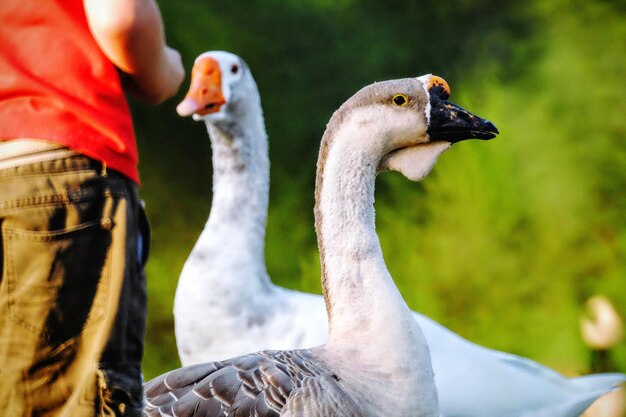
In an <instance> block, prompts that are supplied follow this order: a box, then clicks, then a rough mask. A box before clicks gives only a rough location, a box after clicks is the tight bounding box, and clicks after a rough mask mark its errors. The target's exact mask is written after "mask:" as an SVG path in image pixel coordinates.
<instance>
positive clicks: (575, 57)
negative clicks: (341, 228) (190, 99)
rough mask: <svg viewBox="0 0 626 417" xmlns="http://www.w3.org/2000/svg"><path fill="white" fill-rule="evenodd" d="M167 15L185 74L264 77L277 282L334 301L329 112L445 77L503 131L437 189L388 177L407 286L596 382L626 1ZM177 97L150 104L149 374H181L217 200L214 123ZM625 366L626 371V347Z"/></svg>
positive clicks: (138, 111)
mask: <svg viewBox="0 0 626 417" xmlns="http://www.w3.org/2000/svg"><path fill="white" fill-rule="evenodd" d="M159 4H160V6H161V9H162V11H163V15H164V20H165V23H166V28H167V34H168V40H169V42H170V43H171V44H172V45H173V46H175V47H176V48H178V49H179V50H180V51H181V52H182V54H183V57H184V61H185V64H186V68H188V69H190V68H191V66H192V63H193V59H194V58H195V57H196V56H197V55H198V54H199V53H201V52H203V51H205V50H209V49H225V50H230V51H232V52H234V53H237V54H239V55H241V56H242V57H244V58H245V59H246V61H247V62H248V64H249V66H250V67H251V69H252V72H253V73H254V74H255V78H256V80H257V83H258V85H259V89H260V92H261V97H262V100H263V105H264V110H265V116H266V124H267V129H268V133H269V136H270V158H271V161H272V168H271V176H272V185H271V196H270V213H269V220H268V235H267V249H266V254H267V263H268V270H269V272H270V275H271V276H272V278H273V280H274V281H275V282H276V283H278V284H280V285H284V286H286V287H290V288H295V289H300V290H303V291H310V292H317V293H319V292H320V283H319V261H318V259H317V249H316V240H315V235H314V229H313V215H312V211H313V181H314V173H315V161H316V159H317V149H318V146H319V138H320V137H321V134H322V132H323V128H324V126H325V124H326V122H327V121H328V119H329V118H330V115H331V114H332V112H333V111H334V110H335V109H336V108H337V107H338V106H339V105H340V104H341V102H343V101H344V100H345V99H347V98H348V97H349V96H350V95H352V94H353V93H354V92H355V91H356V90H357V89H358V88H360V87H361V86H363V85H365V84H368V83H370V82H373V81H375V80H381V79H387V78H397V77H408V76H417V75H421V74H423V73H427V72H433V73H436V74H438V75H441V76H444V77H445V78H446V79H447V80H448V81H449V83H450V85H451V86H452V98H453V101H455V102H457V103H459V104H461V105H463V106H464V107H466V108H468V109H470V110H471V111H473V112H475V113H477V114H479V115H481V116H484V117H487V118H489V119H490V120H492V121H493V122H494V123H495V124H496V125H497V126H498V128H499V129H500V131H501V135H500V137H498V138H497V139H495V140H493V141H491V142H486V143H479V142H476V141H470V142H464V143H461V144H458V145H455V146H454V149H452V150H451V151H450V152H449V153H447V154H445V155H444V156H443V157H442V158H441V160H440V162H439V163H438V164H437V166H436V167H435V170H434V171H433V172H432V173H431V175H430V176H429V177H428V178H427V179H425V180H424V181H423V182H422V183H420V184H415V183H410V182H408V181H407V180H406V179H404V178H402V177H401V176H399V175H397V174H385V175H383V176H381V178H380V179H379V181H378V184H377V202H376V209H377V219H378V233H379V235H380V238H381V243H382V245H383V250H384V253H385V259H386V261H387V264H388V267H389V269H390V271H391V273H392V275H393V276H394V278H395V279H396V282H397V283H398V286H399V287H400V290H401V291H402V294H403V295H404V297H405V298H406V300H407V302H408V303H409V305H410V306H411V307H412V308H413V309H416V310H420V311H422V312H424V313H426V314H428V315H430V316H431V317H433V318H435V319H437V320H438V321H440V322H441V323H442V324H444V325H446V326H448V327H449V328H451V329H453V330H454V331H456V332H458V333H459V334H461V335H463V336H465V337H467V338H469V339H470V340H473V341H476V342H479V343H481V344H484V345H486V346H490V347H494V348H497V349H502V350H506V351H510V352H514V353H518V354H522V355H525V356H528V357H532V358H533V359H536V360H539V361H540V362H543V363H545V364H548V365H550V366H553V367H555V368H557V369H558V370H560V371H562V372H565V373H568V374H575V373H581V372H585V371H586V370H587V367H588V361H587V356H588V353H587V350H586V348H585V347H584V345H583V344H582V342H581V340H580V335H579V333H578V319H579V315H580V309H581V305H582V303H583V302H584V300H585V299H586V298H588V297H589V296H591V295H593V294H595V293H604V294H606V295H608V296H609V297H611V298H612V299H613V301H614V302H615V304H616V307H617V308H618V310H619V311H620V312H621V313H622V315H623V316H625V317H626V280H625V275H626V274H625V269H626V216H625V213H626V175H625V167H626V148H625V147H624V132H626V129H625V128H626V126H625V124H626V121H625V118H624V109H626V102H625V101H626V99H625V98H624V95H623V93H624V91H626V88H625V87H626V85H625V84H626V77H625V76H624V75H625V74H624V68H625V64H626V62H625V61H626V51H625V50H624V49H625V48H626V43H624V42H623V39H625V38H626V36H625V35H626V33H625V32H626V21H625V14H624V8H623V7H622V6H623V4H622V5H620V2H619V1H615V2H610V1H586V2H583V1H565V0H562V1H557V2H541V1H539V0H537V1H530V2H523V3H522V2H501V1H497V0H481V1H471V2H470V1H461V0H459V1H451V2H440V1H434V0H424V1H420V2H415V1H408V0H393V1H388V2H375V1H373V0H343V1H340V2H330V1H328V0H309V1H305V2H296V1H288V2H284V1H277V0H268V1H264V2H252V1H246V2H226V1H210V2H209V1H202V0H186V1H184V2H181V1H176V2H175V1H172V0H161V1H160V2H159ZM183 90H184V88H183ZM183 94H184V91H181V94H180V95H181V96H182V95H183ZM175 103H176V101H174V100H172V101H171V102H168V103H166V104H165V105H164V106H162V107H160V108H158V109H150V108H147V107H145V106H140V105H133V111H134V114H135V119H136V126H137V133H138V136H139V144H140V153H141V155H142V163H141V166H140V169H141V172H142V174H143V181H144V186H143V190H142V194H143V197H144V199H145V200H146V202H147V209H148V215H149V217H150V219H151V223H152V226H153V248H152V256H151V260H150V262H149V264H148V283H149V291H150V306H149V308H150V314H149V329H148V335H147V346H146V355H145V357H146V359H145V361H144V372H145V376H146V378H150V377H153V376H155V375H157V374H159V373H162V372H164V371H166V370H168V369H171V368H172V367H175V366H177V365H178V360H177V355H176V350H175V341H174V334H173V318H172V302H173V297H174V292H175V288H176V281H177V278H178V274H179V273H180V270H181V268H182V265H183V263H184V260H185V258H186V256H187V254H188V253H189V251H190V250H191V248H192V246H193V244H194V242H195V239H196V238H197V236H198V235H199V233H200V231H201V230H202V227H203V224H204V222H205V221H206V218H207V216H208V213H209V210H210V201H211V200H210V198H211V194H210V193H211V187H210V182H211V167H210V147H209V142H208V139H207V137H206V132H205V130H204V126H202V125H201V124H198V123H193V122H192V121H190V120H183V119H180V118H178V117H177V116H176V115H175V112H174V106H175ZM615 356H616V361H617V363H618V365H619V367H620V369H621V370H622V371H626V347H625V346H624V345H622V346H620V347H619V348H617V349H616V351H615Z"/></svg>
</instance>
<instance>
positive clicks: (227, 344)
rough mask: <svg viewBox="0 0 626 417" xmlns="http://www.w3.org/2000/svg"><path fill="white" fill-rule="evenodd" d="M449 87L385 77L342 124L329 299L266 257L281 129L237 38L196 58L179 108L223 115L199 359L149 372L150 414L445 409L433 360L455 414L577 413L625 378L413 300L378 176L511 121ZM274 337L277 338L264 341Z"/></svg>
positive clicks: (201, 289) (200, 255)
mask: <svg viewBox="0 0 626 417" xmlns="http://www.w3.org/2000/svg"><path fill="white" fill-rule="evenodd" d="M207 68H208V69H207ZM196 69H198V71H197V72H196ZM216 72H219V73H216ZM196 74H198V76H196ZM200 80H204V81H202V82H200ZM449 95H450V88H449V86H448V85H447V83H446V82H445V81H444V80H443V79H442V78H440V77H436V76H432V75H425V76H422V77H419V78H417V79H416V78H412V79H405V80H394V81H388V82H384V83H376V84H373V85H371V86H368V87H366V88H364V89H363V90H362V91H360V92H359V93H357V94H356V95H355V96H354V97H352V98H351V99H350V100H348V101H347V102H346V103H345V104H344V105H343V106H342V107H341V108H340V109H339V110H338V111H337V112H336V113H335V115H334V116H333V118H332V119H331V121H330V123H329V124H328V128H327V131H326V134H325V135H324V139H323V141H322V145H321V150H320V157H319V161H318V178H317V184H316V200H317V204H316V211H315V212H316V227H317V231H318V240H319V243H320V251H321V253H322V255H321V257H322V265H323V277H322V279H323V282H324V295H325V297H326V304H325V303H324V299H323V298H322V297H320V296H318V295H311V294H306V293H301V292H296V291H290V290H286V289H284V288H281V287H278V286H276V285H274V284H273V283H272V282H271V281H270V279H269V276H268V274H267V271H266V267H265V259H264V239H265V224H266V220H267V203H268V192H269V188H268V187H269V161H268V155H267V136H266V133H265V128H264V122H263V116H262V110H261V103H260V99H259V94H258V91H257V89H256V86H255V83H254V79H253V78H252V75H251V73H250V71H249V69H248V67H247V66H246V65H245V63H243V61H242V60H241V59H240V58H239V57H237V56H235V55H232V54H229V53H225V52H210V53H205V54H203V55H201V56H200V57H199V58H198V59H197V60H196V66H195V67H194V71H193V75H192V83H191V88H190V92H189V94H188V95H187V97H186V98H185V100H183V102H182V103H181V104H180V105H179V107H178V112H179V114H181V115H182V116H189V115H191V114H193V117H194V119H196V120H203V121H205V123H206V125H207V128H208V131H209V136H210V139H211V146H212V148H213V169H214V172H213V202H212V206H211V213H210V216H209V219H208V221H207V224H206V226H205V229H204V231H203V232H202V234H201V236H200V238H199V239H198V242H197V243H196V245H195V247H194V249H193V251H192V253H191V254H190V256H189V258H188V260H187V262H186V264H185V266H184V269H183V272H182V274H181V277H180V280H179V284H178V288H177V293H176V300H175V307H174V313H175V323H176V338H177V344H178V349H179V355H180V358H181V362H182V363H183V365H192V364H197V365H195V366H190V367H186V368H182V369H180V370H176V371H172V372H171V373H170V374H168V375H163V376H162V377H159V378H157V379H155V380H153V381H152V382H149V383H148V384H147V385H146V395H147V399H148V403H149V407H148V408H147V410H149V411H150V412H149V413H148V414H150V413H154V412H156V410H159V409H160V410H161V412H163V413H169V412H172V413H173V412H174V411H176V410H178V412H183V411H189V410H192V409H194V407H197V409H198V410H207V409H210V410H219V412H221V413H223V412H225V411H229V412H230V411H233V410H235V409H239V410H243V409H246V410H248V409H250V410H254V412H256V413H257V414H256V415H259V416H270V415H271V416H277V415H289V416H313V415H316V416H318V415H337V416H344V415H351V416H361V415H394V416H405V415H406V416H415V415H428V416H430V415H436V413H435V411H434V410H435V405H434V404H436V399H435V398H436V397H435V393H434V392H435V390H434V387H433V385H432V381H433V380H432V372H431V370H430V366H431V365H430V364H431V363H432V368H433V370H434V382H435V385H436V391H438V393H439V394H438V395H439V404H440V405H439V407H440V413H441V415H442V416H444V417H451V416H461V417H463V416H466V417H479V416H480V417H502V416H518V417H520V416H524V417H539V416H551V417H573V416H577V415H579V414H580V412H578V414H575V413H576V412H577V410H584V408H586V406H588V405H589V404H590V403H591V402H593V400H594V399H595V398H596V397H598V396H599V395H601V394H602V393H605V392H607V391H609V390H610V386H611V385H612V383H613V382H614V381H615V380H616V378H615V377H612V376H605V378H604V379H599V378H598V379H585V380H582V379H581V380H567V379H565V378H563V377H562V376H560V375H558V374H556V373H555V372H553V371H551V370H550V369H548V368H545V367H543V366H541V365H539V364H537V363H535V362H532V361H529V360H526V359H524V358H520V357H518V356H513V355H509V354H506V353H502V352H497V351H493V350H490V349H486V348H483V347H481V346H478V345H476V344H473V343H471V342H468V341H467V340H465V339H463V338H461V337H459V336H458V335H456V334H454V333H453V332H451V331H449V330H448V329H446V328H444V327H443V326H440V325H439V324H437V323H436V322H434V321H432V320H430V319H429V318H427V317H425V316H423V315H421V314H419V313H415V312H410V311H409V310H408V308H407V307H406V305H405V304H404V302H403V301H402V299H401V297H400V296H399V294H398V293H397V289H395V286H394V285H393V282H392V281H391V280H390V277H389V275H388V272H387V270H386V267H385V265H384V261H383V260H382V255H381V253H380V247H379V244H378V240H377V237H376V233H375V229H374V224H373V218H374V214H373V211H372V204H371V203H372V200H373V191H374V189H373V186H374V184H373V178H374V177H375V175H376V174H377V173H380V172H383V171H387V170H396V171H400V172H402V173H403V174H404V175H405V176H407V177H408V178H409V179H413V180H420V179H422V178H423V177H425V176H426V175H427V174H428V172H429V171H430V169H431V168H432V167H433V165H434V163H435V162H436V160H437V158H438V157H439V155H440V154H441V153H443V152H444V151H446V150H447V149H449V148H450V146H451V144H452V143H455V142H459V141H461V140H464V139H470V138H476V139H490V138H493V137H494V136H495V135H496V134H497V129H496V128H495V126H494V125H493V124H492V123H490V122H488V121H486V120H484V119H481V118H479V117H477V116H475V115H472V114H471V113H469V112H467V111H465V110H463V109H462V108H460V107H458V106H456V105H454V104H452V103H450V102H449V101H448V96H449ZM222 101H223V102H222ZM355 172H358V173H361V174H360V175H359V176H357V177H354V175H352V174H353V173H355ZM357 260H360V261H358V263H355V262H357ZM364 287H367V288H368V289H369V291H364ZM374 289H376V291H374ZM326 306H328V310H329V313H330V315H327V311H326ZM329 319H330V338H329V337H328V335H329ZM416 325H417V326H416ZM422 332H423V337H422V336H421V334H422ZM424 339H425V341H424ZM324 342H328V343H327V344H326V345H323V346H320V347H317V348H314V349H305V350H298V351H293V350H288V351H283V352H280V351H278V350H280V349H302V348H309V347H311V346H319V345H321V344H323V343H324ZM264 349H271V350H272V351H270V352H267V351H265V352H259V353H255V354H249V352H255V351H259V350H264ZM429 350H430V352H428V351H429ZM239 355H245V356H243V357H240V358H235V359H227V358H231V357H233V356H239ZM431 358H432V362H431ZM215 360H219V361H220V362H219V363H217V364H216V363H205V362H208V361H215ZM203 363H204V364H203ZM381 375H387V376H389V375H395V376H394V377H393V378H391V379H385V378H382V379H378V377H379V376H381ZM194 385H195V386H196V388H194ZM242 392H245V393H246V395H247V396H248V397H244V396H243V394H238V393H242ZM407 398H409V400H407ZM337 402H339V403H340V404H339V405H337V404H335V405H332V404H334V403H337ZM300 406H301V407H302V409H301V410H299V411H298V410H296V408H297V407H300ZM238 407H239V408H238ZM245 407H249V408H245ZM412 407H413V408H412ZM287 410H289V412H290V413H291V414H287ZM306 410H308V411H306ZM420 412H421V414H420ZM333 413H334V414H333ZM155 415H157V414H155ZM195 415H206V416H209V415H213V414H209V413H208V412H206V413H205V414H200V413H196V414H195ZM215 415H218V414H215ZM220 415H221V414H220ZM240 415H255V414H253V413H252V412H250V414H245V413H244V412H242V413H241V414H240Z"/></svg>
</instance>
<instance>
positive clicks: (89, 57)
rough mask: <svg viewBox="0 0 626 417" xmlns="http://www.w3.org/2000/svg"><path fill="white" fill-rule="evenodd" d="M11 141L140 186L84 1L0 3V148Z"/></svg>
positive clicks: (111, 72) (114, 88)
mask: <svg viewBox="0 0 626 417" xmlns="http://www.w3.org/2000/svg"><path fill="white" fill-rule="evenodd" d="M14 138H31V139H44V140H47V141H51V142H55V143H59V144H62V145H65V146H67V147H69V148H71V149H73V150H76V151H77V152H80V153H82V154H84V155H87V156H89V157H92V158H94V159H97V160H100V161H104V162H105V163H106V164H107V166H108V167H110V168H112V169H115V170H117V171H120V172H121V173H123V174H125V175H126V176H128V177H129V178H131V179H132V180H134V181H136V182H139V174H138V172H137V163H138V157H137V145H136V142H135V134H134V131H133V125H132V120H131V115H130V110H129V108H128V103H127V101H126V98H125V96H124V92H123V90H122V86H121V82H120V77H119V75H118V72H117V69H116V68H115V66H114V65H113V64H112V63H111V62H110V61H109V59H108V58H107V57H106V56H105V55H104V54H103V53H102V51H101V50H100V48H99V46H98V44H97V43H96V41H95V40H94V38H93V36H92V34H91V32H90V30H89V27H88V24H87V19H86V17H85V11H84V9H83V0H0V140H7V139H14Z"/></svg>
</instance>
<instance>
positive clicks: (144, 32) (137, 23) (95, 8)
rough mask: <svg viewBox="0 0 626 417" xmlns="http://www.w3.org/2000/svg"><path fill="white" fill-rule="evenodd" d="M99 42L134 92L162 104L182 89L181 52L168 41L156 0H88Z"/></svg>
mask: <svg viewBox="0 0 626 417" xmlns="http://www.w3.org/2000/svg"><path fill="white" fill-rule="evenodd" d="M84 6H85V14H86V15H87V21H88V23H89V27H90V29H91V32H92V34H93V36H94V38H95V39H96V42H98V45H99V46H100V48H101V49H102V51H103V52H104V54H105V55H106V56H107V57H108V58H109V59H110V60H111V62H112V63H113V64H114V65H115V66H116V67H117V68H119V69H120V71H122V72H123V74H125V77H124V86H125V88H126V89H127V90H128V91H129V92H130V93H131V94H133V95H135V96H137V97H138V98H139V99H142V100H144V101H146V102H148V103H151V104H158V103H161V102H163V101H164V100H166V99H168V98H170V97H172V96H173V95H175V94H176V92H177V91H178V88H179V87H180V84H181V83H182V81H183V79H184V77H185V70H184V68H183V65H182V62H181V59H180V54H179V53H178V51H176V50H175V49H172V48H170V47H168V46H167V44H166V43H165V34H164V29H163V22H162V20H161V14H160V12H159V9H158V6H157V4H156V2H155V0H84Z"/></svg>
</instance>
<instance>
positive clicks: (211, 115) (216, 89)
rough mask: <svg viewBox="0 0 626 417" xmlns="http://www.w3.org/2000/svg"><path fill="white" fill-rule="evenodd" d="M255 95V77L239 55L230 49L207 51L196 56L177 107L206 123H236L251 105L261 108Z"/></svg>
mask: <svg viewBox="0 0 626 417" xmlns="http://www.w3.org/2000/svg"><path fill="white" fill-rule="evenodd" d="M258 96H259V93H258V90H257V86H256V83H255V82H254V78H253V77H252V74H251V72H250V70H249V69H248V66H247V65H246V63H245V62H244V60H243V59H242V58H240V57H239V56H237V55H235V54H232V53H230V52H224V51H210V52H205V53H203V54H201V55H200V56H198V57H197V58H196V60H195V62H194V66H193V69H192V72H191V85H190V87H189V91H188V92H187V95H186V96H185V98H184V99H183V101H182V102H181V103H180V104H179V105H178V106H177V107H176V111H177V112H178V114H179V115H180V116H183V117H185V116H193V119H194V120H197V121H205V122H206V123H212V124H220V122H230V123H236V122H237V121H239V120H242V119H245V116H246V115H247V114H248V113H250V112H251V110H252V108H253V107H252V106H255V107H254V109H260V100H259V99H258ZM253 98H256V101H255V100H254V99H253ZM259 111H260V110H259Z"/></svg>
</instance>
